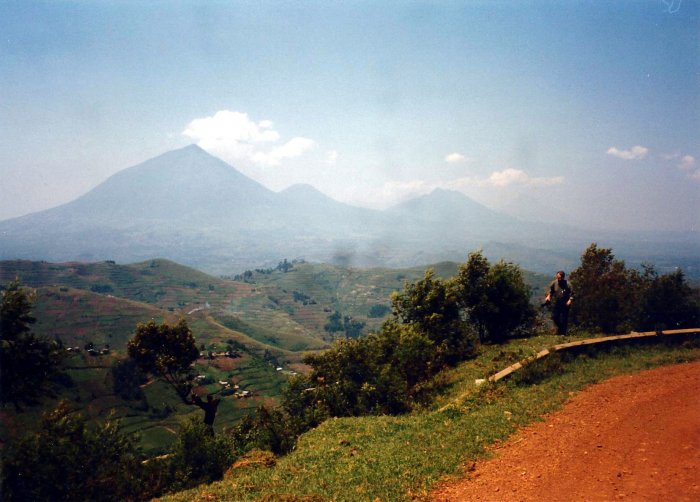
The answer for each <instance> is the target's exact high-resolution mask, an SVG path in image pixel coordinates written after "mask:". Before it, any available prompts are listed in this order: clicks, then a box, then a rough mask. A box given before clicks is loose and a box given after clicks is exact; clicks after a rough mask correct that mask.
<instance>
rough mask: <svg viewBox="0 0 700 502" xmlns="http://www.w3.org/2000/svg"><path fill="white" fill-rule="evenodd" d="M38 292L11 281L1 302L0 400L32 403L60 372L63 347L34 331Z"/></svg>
mask: <svg viewBox="0 0 700 502" xmlns="http://www.w3.org/2000/svg"><path fill="white" fill-rule="evenodd" d="M34 301H35V296H34V295H33V294H31V293H29V292H27V291H26V290H25V289H24V288H22V287H21V286H20V283H19V281H17V280H15V281H13V282H11V283H10V284H9V285H8V287H7V288H6V289H5V291H4V292H3V295H2V304H1V305H0V401H1V402H2V403H8V402H11V403H13V404H14V405H15V407H17V408H19V407H20V405H21V404H22V403H25V404H33V403H35V402H36V401H37V399H38V398H39V397H40V396H41V395H42V394H44V393H45V392H46V391H47V390H48V384H49V383H50V382H51V381H52V379H54V378H55V377H57V376H59V374H60V364H61V360H62V358H63V355H64V351H63V349H62V348H61V347H60V346H59V344H58V343H56V342H55V341H53V340H49V339H48V338H45V337H39V336H36V335H34V334H33V333H32V332H31V327H30V325H31V324H33V323H34V322H35V321H36V319H35V318H34V317H33V316H32V314H31V311H32V306H33V303H34Z"/></svg>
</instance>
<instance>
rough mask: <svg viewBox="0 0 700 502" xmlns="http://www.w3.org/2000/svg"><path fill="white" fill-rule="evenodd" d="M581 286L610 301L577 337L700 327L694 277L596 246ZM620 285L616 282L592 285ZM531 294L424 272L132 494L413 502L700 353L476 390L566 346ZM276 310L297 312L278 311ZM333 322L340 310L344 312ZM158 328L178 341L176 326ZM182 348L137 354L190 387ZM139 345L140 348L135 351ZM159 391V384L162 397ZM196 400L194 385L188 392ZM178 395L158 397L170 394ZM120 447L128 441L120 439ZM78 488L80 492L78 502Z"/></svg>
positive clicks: (507, 270)
mask: <svg viewBox="0 0 700 502" xmlns="http://www.w3.org/2000/svg"><path fill="white" fill-rule="evenodd" d="M592 258H593V259H592ZM288 265H289V264H288ZM299 265H301V264H299ZM283 268H286V270H278V271H277V272H279V275H276V272H274V273H273V272H268V271H257V272H252V271H251V273H250V274H248V273H246V274H244V276H243V277H241V278H240V281H239V284H237V285H236V287H237V288H243V287H248V288H252V289H255V291H254V293H258V292H259V290H262V291H264V294H265V295H266V297H267V298H268V300H269V301H272V300H270V299H269V296H270V295H269V292H270V291H272V290H271V289H269V288H270V287H271V285H270V283H269V282H268V283H267V284H263V281H262V280H261V279H262V278H263V277H275V279H276V280H279V281H288V280H289V278H291V277H292V275H293V274H292V272H291V270H292V268H293V264H292V267H291V268H290V267H287V266H284V267H283ZM610 274H612V275H610ZM258 276H259V277H258ZM571 276H572V278H574V277H575V278H577V279H578V280H579V282H577V283H576V285H575V287H576V295H577V297H576V298H577V302H579V300H581V299H582V300H583V301H581V302H580V303H581V304H582V305H583V307H585V306H586V301H589V302H594V301H595V300H596V298H598V297H601V296H604V295H601V294H600V291H599V288H600V287H601V284H603V285H604V286H605V287H606V288H607V289H606V290H605V293H606V295H607V296H604V297H605V298H606V299H607V300H608V301H607V302H606V303H602V304H599V306H598V308H597V309H596V308H592V309H585V308H583V307H577V310H575V311H573V312H572V316H573V319H572V320H573V321H574V323H575V325H576V329H575V331H574V332H575V334H585V335H586V336H589V333H590V332H597V331H604V332H607V331H618V330H622V329H626V328H627V326H631V327H637V326H643V325H646V324H648V323H653V324H654V325H658V324H663V323H668V322H672V323H674V324H675V325H674V327H683V325H686V324H688V323H692V322H695V321H696V320H697V319H698V317H697V316H698V313H700V303H698V301H697V293H694V292H693V291H691V290H690V289H689V287H688V286H687V284H686V283H685V280H684V277H683V276H682V274H680V273H676V274H675V275H674V274H667V275H662V276H659V275H658V274H656V273H655V272H654V271H653V269H652V268H651V267H647V268H646V269H645V271H644V272H643V273H639V272H636V271H632V270H628V269H626V268H625V265H624V263H622V262H619V261H617V260H615V259H614V256H612V252H611V250H606V249H599V248H598V247H597V246H596V245H592V246H591V247H589V248H588V249H587V250H586V251H585V252H584V254H583V255H582V261H581V266H580V267H579V268H577V269H576V270H574V271H573V272H572V273H571ZM608 276H610V278H612V279H614V280H609V281H608V282H602V283H601V282H596V281H605V280H607V278H608ZM246 281H247V282H246ZM625 281H627V282H625ZM253 282H255V283H254V284H253ZM314 282H315V281H314ZM318 282H319V283H320V284H321V285H322V287H320V288H317V289H315V290H311V283H307V286H305V288H307V289H308V291H303V290H302V289H304V288H301V287H295V289H291V290H290V289H288V288H287V287H286V285H285V286H284V287H278V288H277V291H278V293H279V294H280V297H285V298H287V297H291V298H292V301H296V303H300V304H301V305H302V306H309V305H314V304H313V303H311V299H312V298H314V296H312V295H316V296H317V297H318V298H319V299H321V298H324V296H323V295H325V294H328V293H325V292H324V291H330V292H336V293H335V297H336V298H338V297H339V296H342V295H338V293H337V292H338V291H340V289H341V288H339V286H338V284H340V283H336V284H335V285H332V284H333V283H332V282H331V281H328V282H327V284H330V285H329V286H323V282H322V281H320V280H319V281H318ZM620 282H622V284H621V287H619V288H618V287H617V286H618V283H620ZM354 290H355V291H357V289H354ZM351 291H352V290H351ZM284 295H287V296H284ZM624 295H626V296H624ZM531 296H532V288H531V286H529V285H528V284H527V283H526V281H525V274H524V273H523V272H522V271H521V270H520V268H519V267H518V266H516V265H514V264H511V263H506V262H498V263H495V264H491V263H489V261H488V260H487V259H486V258H485V257H484V256H483V255H482V254H481V253H472V254H471V255H470V256H469V259H468V261H467V262H466V263H464V264H462V265H460V266H459V267H458V268H457V270H456V273H454V275H452V276H446V277H445V276H442V277H441V276H439V275H438V274H436V273H435V272H434V271H433V270H428V271H426V272H424V273H423V274H421V276H419V277H418V278H416V279H414V280H413V281H412V282H410V281H409V282H406V283H405V284H404V287H403V289H402V290H400V291H397V292H395V293H393V294H392V295H391V296H390V300H389V305H390V315H389V316H388V317H387V318H386V320H385V321H384V322H383V323H382V324H381V325H380V326H379V328H378V329H377V330H376V331H375V332H373V333H371V334H369V335H368V336H362V337H357V338H343V339H341V340H338V341H336V342H335V343H334V344H333V345H332V346H331V347H330V348H329V349H328V350H326V351H324V352H315V353H310V354H309V355H307V356H306V357H305V358H304V362H305V363H306V364H307V365H308V367H309V371H308V372H306V373H304V374H302V375H297V376H296V377H294V378H292V379H291V380H290V382H289V385H288V386H287V388H286V389H285V390H284V392H283V396H282V399H281V406H279V407H272V406H264V407H263V406H261V407H258V408H257V409H256V410H255V412H254V413H252V414H250V415H248V416H246V417H245V418H243V419H242V420H241V421H240V422H239V423H237V424H236V425H234V426H233V427H231V428H229V429H227V430H226V431H222V430H221V429H217V430H216V434H212V432H213V431H212V429H211V427H210V425H211V423H209V422H208V419H207V415H206V414H205V417H204V418H205V420H204V423H202V420H201V415H200V418H199V419H193V420H191V421H188V422H186V423H185V424H183V425H182V426H181V427H180V433H179V434H178V436H177V441H176V443H175V445H174V448H173V450H172V452H173V455H172V456H169V457H167V458H162V459H157V460H152V461H149V462H147V463H146V464H144V466H146V467H144V468H143V469H138V470H136V471H132V474H133V479H134V480H135V481H134V485H133V486H134V487H135V488H134V491H133V492H131V493H130V494H129V496H128V497H127V498H131V499H142V498H144V497H150V496H153V495H156V494H159V493H164V492H168V491H173V490H180V489H184V488H188V487H192V486H194V485H197V484H199V483H206V482H209V481H212V480H216V479H221V478H222V477H225V479H224V481H222V482H221V483H219V484H216V485H208V486H202V487H199V488H194V491H189V492H184V493H183V494H179V495H174V496H173V499H175V500H193V499H197V498H204V499H211V500H216V499H220V500H231V499H235V500H246V499H261V498H272V499H278V498H285V497H288V498H293V497H307V498H309V499H312V500H313V499H319V500H325V499H329V498H333V499H335V500H366V499H368V498H369V499H375V498H377V497H378V498H380V499H382V500H399V499H405V498H412V497H414V496H416V495H421V494H424V493H425V491H426V490H427V489H428V488H429V487H430V486H431V485H432V484H433V483H434V482H435V481H436V480H437V479H439V478H440V477H441V476H444V475H446V474H453V473H455V472H456V471H457V469H458V466H459V464H460V462H462V461H464V460H465V459H468V458H473V457H474V456H478V455H481V454H483V452H484V450H485V448H486V446H488V445H489V444H491V443H492V442H493V441H495V440H497V439H500V438H503V437H505V436H507V435H508V434H509V433H510V432H512V430H513V429H514V428H515V427H517V426H518V425H520V424H522V423H526V422H528V421H531V420H533V419H535V418H536V417H538V416H539V415H540V414H541V413H543V412H545V411H548V410H550V409H552V408H553V407H556V406H558V405H559V404H560V403H561V402H563V400H564V399H565V398H566V395H568V392H570V391H572V390H575V389H576V388H580V387H581V386H582V385H585V384H586V383H587V382H590V381H593V380H595V379H596V378H600V377H601V376H604V375H606V374H614V373H616V372H619V371H628V370H630V369H632V370H633V369H635V368H640V367H643V366H645V365H649V364H651V365H653V364H659V363H667V362H674V361H683V360H688V359H695V358H698V357H700V353H699V350H698V348H697V346H695V345H694V344H693V343H692V342H684V345H681V346H670V345H669V346H667V345H664V344H655V345H651V346H642V347H634V348H620V347H615V348H613V349H612V350H611V351H610V352H609V353H603V354H601V353H598V352H584V353H582V354H578V355H574V356H563V358H556V357H554V358H548V359H547V360H545V361H542V362H541V363H538V364H534V365H530V366H528V367H527V368H526V371H524V372H522V373H521V374H519V375H518V377H517V378H515V379H511V380H510V381H508V382H506V383H505V384H498V385H486V386H482V387H477V386H475V385H474V381H475V379H477V378H483V377H484V376H487V375H488V374H490V373H493V372H495V371H496V370H497V369H500V368H501V367H503V366H505V365H507V364H509V363H511V362H514V361H515V360H519V359H522V358H523V357H525V356H528V355H532V354H533V353H535V352H537V351H538V350H539V349H541V348H542V345H551V344H552V341H553V339H554V338H553V337H552V336H551V335H546V334H543V333H544V332H546V324H545V323H543V320H542V318H541V316H540V315H539V314H538V313H537V311H536V310H535V308H534V306H533V303H532V302H531V301H530V300H531ZM660 297H663V298H675V299H676V300H674V301H673V302H672V306H674V307H677V308H676V309H675V310H673V312H674V313H673V317H669V316H668V315H667V311H666V310H665V309H663V308H659V302H660V300H659V298H660ZM232 298H235V295H234V294H231V295H230V296H228V297H227V300H226V301H225V302H224V303H222V304H218V305H223V308H222V310H220V311H219V314H220V315H224V314H221V312H225V311H226V309H227V308H229V307H230V305H231V303H232ZM629 298H633V299H634V301H630V300H629ZM623 300H624V301H627V302H629V303H625V305H629V308H625V309H623V308H621V305H622V303H621V302H622V301H623ZM316 301H317V304H318V300H316ZM324 301H326V300H324ZM304 302H306V305H303V304H304ZM272 303H274V304H275V305H277V306H278V307H280V310H285V309H284V308H283V306H284V303H283V302H282V301H279V299H278V302H274V301H273V302H272ZM210 305H214V303H211V302H210ZM270 308H271V310H276V309H274V308H272V307H270ZM606 309H612V310H613V312H605V310H606ZM329 310H330V313H331V314H335V312H337V311H334V310H332V309H331V308H330V307H329ZM601 310H602V311H603V312H601ZM367 312H368V314H369V311H367ZM620 312H621V313H622V314H623V315H622V316H621V317H620V319H621V320H619V322H617V323H616V324H614V325H613V324H610V323H606V324H603V322H602V321H601V319H605V320H607V319H608V318H609V317H610V316H612V315H618V313H620ZM324 313H329V312H324ZM601 314H605V316H603V317H600V315H601ZM196 315H199V316H200V317H197V319H200V320H201V319H205V318H209V319H211V318H213V317H214V315H213V313H211V312H209V311H208V310H206V309H205V310H204V311H202V312H197V313H196ZM289 315H290V316H291V315H292V313H289ZM348 317H350V316H348ZM368 317H369V316H368ZM344 318H345V315H343V316H341V319H342V320H343V321H344V320H345V319H344ZM150 326H151V327H150V328H147V329H146V331H154V332H155V331H157V329H158V328H157V326H158V325H157V324H156V323H152V324H151V325H150ZM161 326H162V327H163V328H162V329H164V330H167V329H169V328H167V326H168V325H167V324H162V325H161ZM188 330H189V327H188V326H187V325H180V327H178V328H177V331H178V332H182V333H185V332H187V331H188ZM543 330H544V331H543ZM141 331H142V328H139V330H137V332H141ZM193 331H194V330H193ZM186 338H187V340H189V341H187V342H186V343H185V345H183V347H185V346H186V348H185V349H184V350H182V351H181V350H175V348H176V347H177V346H179V342H178V344H174V345H173V346H172V347H170V346H168V347H164V349H165V350H164V351H163V354H164V355H165V356H166V357H165V359H163V360H162V368H165V369H166V371H161V370H160V369H158V365H159V364H161V363H158V364H156V365H155V366H154V365H142V364H139V362H138V361H139V357H138V355H137V354H136V353H133V354H132V357H133V358H134V361H135V362H136V364H137V365H139V366H141V368H142V369H144V370H146V371H147V372H148V373H151V374H154V375H156V376H159V377H160V378H159V381H162V380H166V381H167V380H168V379H167V378H165V375H167V374H168V372H169V371H171V370H169V369H168V368H175V369H174V370H172V371H174V372H175V373H176V374H179V375H180V376H183V377H185V380H184V382H191V381H192V380H191V378H192V376H193V375H194V372H193V371H192V368H191V367H190V366H189V363H188V362H187V361H190V362H191V360H192V358H193V357H195V354H194V353H195V350H194V340H193V339H190V337H186ZM183 340H184V339H183ZM141 343H142V342H141V341H138V339H137V338H134V339H132V341H131V342H130V346H131V345H132V344H136V345H140V344H141ZM171 345H172V344H171ZM144 346H145V345H144ZM232 348H233V346H232ZM172 350H175V352H170V351H172ZM158 351H160V349H158ZM148 353H149V352H148V351H147V352H146V354H148ZM178 361H183V365H181V366H172V365H173V364H175V363H177V364H180V363H179V362H178ZM149 364H150V363H149ZM178 368H179V369H178ZM154 370H155V371H154ZM177 382H178V381H177V380H176V381H175V383H176V385H177ZM171 383H172V382H171ZM155 385H158V384H157V383H154V384H152V385H150V386H148V387H149V388H150V389H154V388H155V387H154V386H155ZM194 389H195V388H194V387H193V386H191V385H190V384H189V383H188V384H187V390H188V393H189V392H191V391H192V390H194ZM200 392H201V391H197V394H200ZM204 392H205V393H206V392H208V389H205V390H204ZM166 394H167V392H165V391H160V393H159V394H158V395H166ZM170 395H173V396H176V395H177V393H175V392H171V393H170ZM181 397H182V396H181ZM149 399H150V398H149ZM181 401H183V400H182V399H181ZM225 402H226V400H223V401H221V403H220V405H221V406H223V405H224V403H225ZM185 404H187V403H184V402H183V405H185ZM269 404H272V403H269ZM56 413H57V412H56ZM219 413H220V412H219ZM51 417H52V415H47V418H46V419H45V420H44V422H42V425H41V429H40V431H38V432H34V433H29V434H28V437H30V438H31V437H36V436H35V435H36V434H45V435H48V436H50V435H51V434H57V435H58V438H59V439H60V438H61V437H63V436H62V434H64V433H63V432H62V431H61V429H60V428H59V429H56V428H55V426H54V425H52V424H53V423H54V421H52V418H51ZM54 417H55V413H54ZM33 434H34V436H33ZM28 440H29V439H25V440H23V441H28ZM114 440H115V441H123V439H122V438H121V436H119V435H117V436H115V437H114ZM21 443H22V441H19V442H18V443H17V444H21ZM59 443H60V441H59ZM120 444H123V442H122V443H120ZM85 447H88V446H85ZM10 451H11V452H13V453H12V454H11V455H9V456H8V460H7V468H5V469H4V470H3V472H4V473H5V472H6V473H9V474H8V475H7V476H9V477H7V476H6V477H5V483H4V485H3V489H5V490H7V496H8V497H10V498H8V500H12V498H11V497H13V496H16V494H17V493H22V492H21V490H23V489H25V488H26V487H25V488H23V487H22V486H20V485H17V482H18V480H19V479H21V476H22V473H23V472H26V471H22V469H26V468H27V466H28V465H31V459H29V460H27V459H26V458H25V457H22V456H21V455H20V454H19V453H17V452H14V450H10ZM78 452H79V451H78ZM125 452H126V453H125V455H126V457H130V456H134V455H136V456H140V455H142V454H141V453H140V451H139V449H138V448H136V447H133V448H132V447H131V446H129V447H125ZM265 452H267V453H265ZM76 454H77V453H76ZM285 454H286V455H285ZM277 455H282V456H281V457H277ZM117 457H118V456H117ZM126 457H125V458H126ZM102 461H104V462H106V465H105V472H110V465H111V464H109V461H108V460H106V459H102V460H96V462H102ZM124 461H126V460H124ZM234 461H235V462H236V463H235V464H234ZM114 462H117V460H114ZM119 462H121V460H120V461H119ZM232 464H233V467H231V465H232ZM112 466H113V465H112ZM3 475H4V476H5V474H3ZM25 475H26V474H25ZM12 476H17V478H13V477H12ZM154 479H157V481H156V482H154ZM81 482H83V481H80V482H78V481H76V484H74V485H73V489H72V491H70V490H69V493H71V494H72V495H73V496H75V494H76V493H81V492H80V487H81V485H80V483H81ZM139 487H141V488H140V489H139ZM32 489H34V490H36V489H39V488H37V487H32ZM47 489H51V487H47ZM13 490H18V491H13ZM108 499H109V498H108V497H107V496H105V500H108Z"/></svg>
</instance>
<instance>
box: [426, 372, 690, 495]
mask: <svg viewBox="0 0 700 502" xmlns="http://www.w3.org/2000/svg"><path fill="white" fill-rule="evenodd" d="M470 470H471V472H469V475H468V478H467V479H464V480H460V481H456V482H452V483H449V484H443V485H442V486H440V487H439V488H438V490H437V491H436V492H435V493H434V497H433V499H434V500H435V501H440V502H443V501H540V502H546V501H549V502H552V501H608V500H611V501H613V500H629V501H638V500H639V501H652V500H653V501H674V502H675V501H698V500H700V362H696V363H691V364H681V365H677V366H669V367H663V368H658V369H654V370H650V371H645V372H643V373H639V374H636V375H628V376H620V377H615V378H612V379H610V380H607V381H605V382H603V383H600V384H597V385H594V386H592V387H589V388H588V389H585V390H584V391H582V392H580V393H578V394H576V395H574V396H573V397H572V398H571V400H570V401H569V403H568V404H566V406H565V407H564V408H563V409H562V410H560V411H558V412H556V413H552V414H551V415H549V416H547V417H546V418H545V421H544V422H538V423H536V424H533V425H531V426H528V427H526V428H524V429H522V430H521V431H519V432H518V433H516V434H515V435H514V436H513V437H511V438H510V439H509V440H508V441H507V442H506V443H504V444H503V445H501V446H500V447H498V448H496V449H495V451H494V457H493V458H491V459H488V460H484V461H481V462H477V463H476V464H475V465H473V466H471V467H470Z"/></svg>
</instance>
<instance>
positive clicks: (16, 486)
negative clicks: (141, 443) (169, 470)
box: [2, 402, 159, 502]
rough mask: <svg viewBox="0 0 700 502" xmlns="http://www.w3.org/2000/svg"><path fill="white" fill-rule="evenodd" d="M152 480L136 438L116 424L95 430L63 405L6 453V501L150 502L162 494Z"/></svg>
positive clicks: (3, 469) (4, 494)
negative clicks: (142, 460) (128, 434)
mask: <svg viewBox="0 0 700 502" xmlns="http://www.w3.org/2000/svg"><path fill="white" fill-rule="evenodd" d="M148 477H149V471H148V470H147V469H146V468H144V467H143V464H142V463H141V454H140V451H139V450H138V448H137V447H136V444H135V438H133V437H132V436H127V435H124V434H122V433H121V432H119V427H118V424H116V423H115V422H111V421H110V422H107V423H105V424H100V425H94V426H90V425H88V422H87V420H86V419H85V417H83V416H82V415H78V414H73V413H71V412H70V410H69V408H68V406H67V404H66V403H65V402H62V403H60V404H59V405H58V406H57V407H56V408H55V409H54V410H53V411H51V412H48V413H46V414H45V415H44V417H43V420H42V422H41V424H40V427H39V430H38V431H36V432H31V433H27V434H25V435H24V436H23V437H22V438H20V439H19V440H18V441H17V442H16V443H14V444H11V445H8V447H7V451H4V452H3V466H2V500H4V501H6V502H11V501H26V500H51V501H76V502H77V501H94V500H101V501H112V500H113V501H129V500H147V499H149V498H151V497H152V496H154V495H155V494H156V492H157V490H158V489H159V487H158V486H157V485H154V484H153V483H152V482H150V481H149V482H147V480H148Z"/></svg>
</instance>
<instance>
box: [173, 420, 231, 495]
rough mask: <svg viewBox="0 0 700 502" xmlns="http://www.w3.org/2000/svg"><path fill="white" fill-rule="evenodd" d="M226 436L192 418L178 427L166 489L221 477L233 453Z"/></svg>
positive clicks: (188, 485)
mask: <svg viewBox="0 0 700 502" xmlns="http://www.w3.org/2000/svg"><path fill="white" fill-rule="evenodd" d="M231 443H232V441H231V439H229V438H228V437H226V436H224V435H221V436H217V437H213V436H212V434H211V429H210V428H209V427H208V426H207V425H206V424H205V423H203V422H201V421H198V420H196V419H194V418H190V419H188V420H185V421H184V422H183V423H182V425H181V428H180V431H179V434H178V437H177V441H176V443H175V446H174V448H173V452H172V457H171V458H170V459H169V462H168V470H169V478H170V479H169V480H168V489H169V490H171V491H181V490H185V489H187V488H191V487H193V486H196V485H198V484H202V483H211V482H212V481H216V480H219V479H221V478H223V476H224V472H225V471H226V469H228V468H229V467H230V466H231V464H232V463H233V461H234V460H235V458H234V457H235V455H234V453H233V448H232V445H231Z"/></svg>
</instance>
